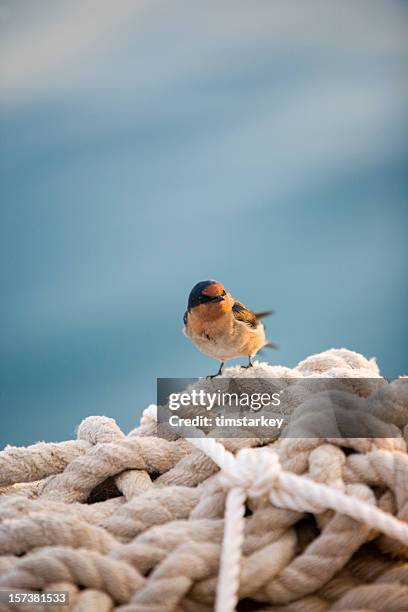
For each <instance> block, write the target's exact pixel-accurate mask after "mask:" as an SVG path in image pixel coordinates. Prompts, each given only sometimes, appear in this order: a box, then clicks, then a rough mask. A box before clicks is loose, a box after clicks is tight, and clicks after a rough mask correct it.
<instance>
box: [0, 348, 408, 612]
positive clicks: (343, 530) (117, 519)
mask: <svg viewBox="0 0 408 612" xmlns="http://www.w3.org/2000/svg"><path fill="white" fill-rule="evenodd" d="M224 376H225V377H228V378H231V377H243V376H245V377H246V376H248V377H254V378H255V377H269V378H283V377H285V378H294V379H296V378H305V377H319V376H320V377H334V378H337V377H341V378H347V379H350V380H351V379H355V384H352V385H351V387H352V393H353V395H355V396H356V398H357V399H358V398H359V397H364V398H368V404H367V405H368V406H369V411H370V415H372V416H373V418H376V419H382V418H383V419H384V421H386V422H387V423H388V424H390V423H391V424H392V426H393V427H397V428H399V429H400V431H401V434H402V436H401V437H392V438H391V437H389V438H372V439H371V438H331V439H325V438H280V439H276V440H273V441H270V440H268V439H256V438H255V439H245V438H241V439H239V438H233V439H223V440H215V439H213V438H191V439H177V440H174V441H168V440H165V439H161V438H158V437H156V435H155V432H156V420H155V407H153V406H152V407H149V408H148V409H146V410H145V412H144V414H143V417H142V419H141V422H140V425H139V426H138V427H137V428H136V429H134V430H132V431H131V432H130V433H129V434H127V435H125V434H124V433H123V432H122V431H121V429H120V428H119V427H118V426H117V424H116V423H115V421H114V420H113V419H110V418H108V417H102V416H94V417H88V418H86V419H85V420H84V421H83V422H82V423H81V424H80V426H79V428H78V434H77V439H76V440H74V441H68V442H60V443H44V442H41V443H38V444H34V445H32V446H29V447H26V448H16V447H6V449H5V450H4V451H2V452H1V453H0V589H1V588H16V589H21V590H28V591H37V592H38V591H42V592H45V593H46V592H49V591H55V590H63V591H68V592H69V595H70V604H69V609H70V610H75V611H77V612H80V611H86V612H88V611H89V612H94V611H95V612H104V611H108V610H112V609H115V610H120V611H121V612H142V611H143V612H170V611H173V610H174V611H180V612H209V611H211V610H214V609H216V610H217V612H232V611H233V610H235V609H237V610H239V611H242V612H244V611H245V610H247V611H250V610H253V611H255V610H259V611H263V612H267V611H272V610H274V611H278V612H284V611H285V612H324V611H326V610H333V611H334V610H336V611H346V610H348V611H350V610H364V611H369V610H387V612H404V611H408V560H407V558H408V454H407V442H408V425H407V423H408V389H407V387H408V385H406V384H405V385H403V384H401V379H397V380H395V381H393V382H390V383H387V384H386V385H382V386H381V387H380V388H378V389H377V390H376V391H372V390H371V389H370V384H369V380H370V379H374V378H379V377H380V374H379V371H378V368H377V365H376V363H375V361H374V360H367V359H365V358H364V357H363V356H361V355H359V354H357V353H354V352H352V351H348V350H346V349H332V350H330V351H326V352H324V353H321V354H319V355H313V356H311V357H308V358H307V359H305V360H304V361H302V362H301V363H299V364H298V366H297V367H296V368H294V369H289V368H284V367H282V366H269V365H266V364H256V366H255V368H253V370H246V371H242V370H241V369H239V368H230V369H228V370H226V371H225V373H224ZM295 396H296V394H295ZM298 400H299V403H298V405H297V406H296V410H297V411H299V410H301V408H302V398H301V397H299V398H298ZM19 609H21V610H26V611H28V610H30V606H27V605H21V606H19V605H18V604H15V605H13V606H12V607H11V606H9V605H7V604H1V605H0V611H1V612H3V610H19ZM33 609H35V610H42V609H44V611H45V610H50V611H52V610H61V609H67V608H61V607H55V608H53V607H52V606H49V605H48V606H43V607H41V605H36V607H35V608H33Z"/></svg>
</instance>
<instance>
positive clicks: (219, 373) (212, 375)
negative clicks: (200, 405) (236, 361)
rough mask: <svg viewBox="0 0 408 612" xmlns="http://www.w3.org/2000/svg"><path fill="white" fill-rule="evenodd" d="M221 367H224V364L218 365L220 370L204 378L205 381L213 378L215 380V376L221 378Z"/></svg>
mask: <svg viewBox="0 0 408 612" xmlns="http://www.w3.org/2000/svg"><path fill="white" fill-rule="evenodd" d="M223 367H224V362H222V364H221V365H220V369H219V370H218V372H217V373H216V374H209V375H208V376H206V379H207V380H212V379H213V378H216V377H217V376H221V374H222V368H223Z"/></svg>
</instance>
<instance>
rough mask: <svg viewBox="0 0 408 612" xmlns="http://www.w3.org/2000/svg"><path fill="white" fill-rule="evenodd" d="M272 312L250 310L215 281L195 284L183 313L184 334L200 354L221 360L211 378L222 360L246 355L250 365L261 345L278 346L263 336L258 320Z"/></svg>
mask: <svg viewBox="0 0 408 612" xmlns="http://www.w3.org/2000/svg"><path fill="white" fill-rule="evenodd" d="M272 313H273V311H272V310H270V311H265V312H258V313H255V312H252V310H249V308H247V307H246V306H244V305H243V304H241V302H238V300H236V299H235V298H233V297H232V295H231V294H230V293H228V292H227V291H226V290H225V288H224V285H223V284H222V283H219V282H217V281H214V280H206V281H201V282H200V283H197V284H196V285H194V287H193V288H192V290H191V292H190V295H189V297H188V304H187V310H186V312H185V313H184V317H183V322H184V329H183V332H184V334H185V335H186V336H187V337H189V338H191V340H192V342H193V343H194V344H195V346H196V347H197V348H198V350H200V351H201V352H202V353H205V354H206V355H209V356H210V357H214V359H217V360H218V361H219V362H220V368H219V370H218V372H217V373H216V374H212V375H210V376H207V378H214V377H215V376H219V375H220V374H221V373H222V368H223V366H224V363H225V362H226V361H227V360H228V359H234V358H235V357H248V359H249V363H248V365H245V366H241V367H243V368H252V367H253V358H254V357H255V355H256V353H257V352H258V351H259V350H260V349H262V348H264V347H269V348H277V347H276V345H275V344H273V343H272V342H269V341H268V340H267V339H266V336H265V327H264V325H263V323H262V322H261V321H260V319H262V318H264V317H267V316H268V315H270V314H272Z"/></svg>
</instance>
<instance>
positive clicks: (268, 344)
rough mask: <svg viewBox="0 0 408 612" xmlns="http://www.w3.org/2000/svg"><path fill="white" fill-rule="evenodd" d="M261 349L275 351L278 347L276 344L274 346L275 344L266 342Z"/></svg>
mask: <svg viewBox="0 0 408 612" xmlns="http://www.w3.org/2000/svg"><path fill="white" fill-rule="evenodd" d="M262 348H263V349H264V348H270V349H275V350H276V349H278V348H279V345H278V344H276V343H275V342H270V341H269V340H268V342H267V343H266V344H264V345H263V347H262Z"/></svg>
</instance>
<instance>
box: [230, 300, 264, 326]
mask: <svg viewBox="0 0 408 612" xmlns="http://www.w3.org/2000/svg"><path fill="white" fill-rule="evenodd" d="M232 314H233V315H234V318H235V319H236V320H237V321H240V322H241V323H245V324H246V325H248V327H251V328H252V329H256V328H257V326H258V320H257V318H256V316H255V314H254V313H253V312H252V310H249V309H248V308H247V307H246V306H244V305H243V304H241V302H234V305H233V307H232Z"/></svg>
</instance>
